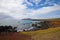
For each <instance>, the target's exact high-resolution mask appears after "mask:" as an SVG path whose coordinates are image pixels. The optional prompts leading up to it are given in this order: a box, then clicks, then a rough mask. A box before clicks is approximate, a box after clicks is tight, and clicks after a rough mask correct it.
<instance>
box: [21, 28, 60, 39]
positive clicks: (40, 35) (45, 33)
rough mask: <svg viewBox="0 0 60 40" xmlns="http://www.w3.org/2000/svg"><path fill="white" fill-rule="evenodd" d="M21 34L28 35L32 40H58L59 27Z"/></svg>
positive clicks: (59, 35) (59, 37) (59, 36)
mask: <svg viewBox="0 0 60 40" xmlns="http://www.w3.org/2000/svg"><path fill="white" fill-rule="evenodd" d="M22 33H23V34H27V35H30V36H31V38H32V39H33V40H60V27H56V28H49V29H45V30H37V31H30V32H22Z"/></svg>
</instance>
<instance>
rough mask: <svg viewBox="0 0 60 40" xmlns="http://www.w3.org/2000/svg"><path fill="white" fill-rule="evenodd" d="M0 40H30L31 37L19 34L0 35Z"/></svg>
mask: <svg viewBox="0 0 60 40" xmlns="http://www.w3.org/2000/svg"><path fill="white" fill-rule="evenodd" d="M0 40H32V39H31V36H29V35H24V34H21V33H16V32H14V33H12V32H10V33H5V32H3V33H1V34H0Z"/></svg>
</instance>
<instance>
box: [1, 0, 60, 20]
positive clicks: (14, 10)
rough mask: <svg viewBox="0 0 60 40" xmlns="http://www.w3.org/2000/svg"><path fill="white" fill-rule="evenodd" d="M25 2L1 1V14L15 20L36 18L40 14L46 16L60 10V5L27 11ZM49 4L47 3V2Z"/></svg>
mask: <svg viewBox="0 0 60 40" xmlns="http://www.w3.org/2000/svg"><path fill="white" fill-rule="evenodd" d="M23 2H24V0H0V12H2V13H5V14H6V15H9V16H11V17H13V18H15V19H22V18H35V17H36V15H38V14H40V15H41V14H46V13H49V12H52V11H56V10H60V5H57V4H56V3H55V4H54V6H48V7H45V6H44V7H42V8H40V9H38V10H32V9H27V7H26V5H23V4H22V3H23ZM46 3H47V1H46Z"/></svg>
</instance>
